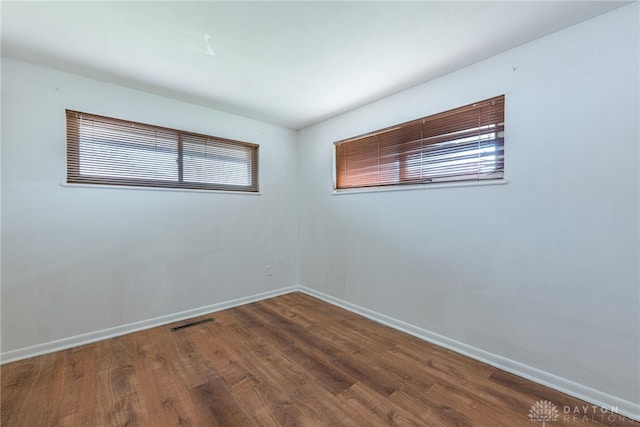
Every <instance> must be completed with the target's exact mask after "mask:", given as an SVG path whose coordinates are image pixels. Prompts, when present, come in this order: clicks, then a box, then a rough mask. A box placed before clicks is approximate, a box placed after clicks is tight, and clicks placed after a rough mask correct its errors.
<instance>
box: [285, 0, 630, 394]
mask: <svg viewBox="0 0 640 427" xmlns="http://www.w3.org/2000/svg"><path fill="white" fill-rule="evenodd" d="M638 40H639V34H638V3H637V2H636V3H635V4H633V5H631V6H626V7H624V8H621V9H618V10H615V11H613V12H611V13H609V14H607V15H604V16H601V17H598V18H596V19H593V20H590V21H587V22H585V23H582V24H580V25H577V26H575V27H572V28H569V29H567V30H564V31H562V32H559V33H556V34H553V35H551V36H548V37H546V38H544V39H541V40H538V41H535V42H532V43H529V44H527V45H524V46H521V47H519V48H516V49H513V50H511V51H508V52H506V53H503V54H501V55H499V56H496V57H494V58H491V59H489V60H486V61H483V62H481V63H478V64H476V65H473V66H470V67H467V68H464V69H462V70H459V71H457V72H454V73H451V74H448V75H445V76H443V77H441V78H438V79H436V80H433V81H430V82H427V83H425V84H423V85H421V86H418V87H415V88H413V89H410V90H407V91H404V92H401V93H399V94H396V95H394V96H391V97H389V98H386V99H384V100H381V101H379V102H376V103H373V104H371V105H368V106H366V107H363V108H360V109H357V110H355V111H352V112H349V113H347V114H343V115H341V116H338V117H335V118H333V119H331V120H328V121H326V122H323V123H321V124H319V125H316V126H313V127H311V128H308V129H305V130H303V131H301V132H300V135H299V144H300V146H299V150H298V170H299V180H300V185H299V206H300V208H299V209H300V218H301V223H300V224H301V233H300V242H301V243H300V245H301V254H302V256H301V277H302V283H303V284H304V285H305V286H307V287H310V288H312V289H315V290H318V291H321V292H324V293H327V294H329V295H332V296H335V297H337V298H341V299H343V300H346V301H348V302H350V303H353V304H357V305H359V306H362V307H366V308H368V309H371V310H374V311H377V312H379V313H382V314H386V315H388V316H392V317H393V318H396V319H399V320H403V321H405V322H409V323H410V324H412V325H415V326H418V327H420V328H423V329H426V330H428V331H431V332H435V333H438V334H441V335H444V336H445V337H448V338H451V339H454V340H457V341H459V342H462V343H464V344H467V345H470V346H473V347H476V348H478V349H481V350H484V351H487V352H490V353H493V354H496V355H500V356H503V357H505V358H508V359H510V360H512V361H515V362H520V363H522V364H524V365H527V366H528V367H532V368H537V369H540V370H542V371H544V372H546V373H549V374H552V375H557V376H559V377H562V378H564V379H566V380H570V381H574V382H577V383H579V384H582V385H584V386H586V387H590V388H593V389H596V390H598V391H600V392H603V393H605V394H609V395H611V396H613V397H615V398H618V399H621V400H626V401H629V402H635V403H640V388H639V387H640V382H639V380H638V379H639V378H640V330H639V328H640V322H639V321H640V315H639V313H640V311H639V299H638V294H639V282H640V280H639V272H638V267H639V257H640V254H639V250H638V242H639V226H638V222H639V203H640V200H639V172H638V171H639V158H638V157H639V134H640V133H639V124H638V120H639V119H638V118H639V117H640V109H639V100H638V98H639V85H638V75H639V69H638V62H639V58H638V52H639V45H638V44H639V43H638ZM500 94H506V178H507V180H508V181H509V183H508V184H507V185H499V186H483V187H464V188H439V189H429V190H416V191H394V192H377V193H363V194H341V195H332V194H331V193H332V153H333V152H332V150H333V145H332V143H333V142H334V141H337V140H340V139H343V138H347V137H350V136H354V135H358V134H361V133H364V132H368V131H372V130H375V129H379V128H382V127H385V126H389V125H392V124H395V123H399V122H404V121H407V120H411V119H415V118H418V117H422V116H425V115H429V114H432V113H437V112H440V111H444V110H447V109H450V108H453V107H458V106H460V105H465V104H468V103H471V102H474V101H478V100H481V99H485V98H488V97H491V96H495V95H500ZM605 403H606V402H605Z"/></svg>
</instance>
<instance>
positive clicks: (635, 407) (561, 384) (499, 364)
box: [298, 286, 640, 421]
mask: <svg viewBox="0 0 640 427" xmlns="http://www.w3.org/2000/svg"><path fill="white" fill-rule="evenodd" d="M298 290H299V291H300V292H303V293H306V294H308V295H311V296H313V297H316V298H318V299H321V300H323V301H326V302H328V303H330V304H333V305H336V306H338V307H342V308H344V309H346V310H349V311H351V312H353V313H356V314H360V315H362V316H364V317H366V318H368V319H371V320H374V321H376V322H378V323H382V324H383V325H386V326H389V327H391V328H393V329H397V330H400V331H402V332H406V333H408V334H410V335H413V336H414V337H417V338H420V339H422V340H424V341H428V342H430V343H433V344H436V345H438V346H440V347H444V348H447V349H449V350H453V351H455V352H456V353H460V354H463V355H465V356H468V357H470V358H472V359H475V360H478V361H480V362H484V363H486V364H488V365H491V366H494V367H496V368H499V369H502V370H504V371H507V372H510V373H512V374H514V375H517V376H519V377H522V378H526V379H528V380H531V381H533V382H535V383H538V384H542V385H544V386H547V387H549V388H552V389H554V390H557V391H560V392H562V393H565V394H568V395H569V396H573V397H576V398H578V399H581V400H584V401H586V402H589V403H591V404H593V405H596V406H598V407H600V408H605V409H606V410H607V411H610V412H615V413H618V414H620V415H624V416H625V417H628V418H631V419H633V420H636V421H640V404H638V403H634V402H630V401H628V400H624V399H621V398H619V397H616V396H612V395H610V394H607V393H603V392H601V391H598V390H595V389H593V388H590V387H587V386H584V385H582V384H578V383H576V382H573V381H571V380H568V379H565V378H562V377H559V376H557V375H553V374H550V373H548V372H544V371H541V370H539V369H536V368H534V367H531V366H528V365H525V364H523V363H520V362H516V361H515V360H511V359H507V358H505V357H502V356H499V355H497V354H493V353H489V352H487V351H484V350H481V349H479V348H476V347H473V346H470V345H467V344H464V343H461V342H459V341H456V340H452V339H450V338H447V337H445V336H443V335H440V334H436V333H434V332H431V331H428V330H426V329H422V328H419V327H417V326H414V325H412V324H410V323H406V322H403V321H402V320H398V319H395V318H393V317H390V316H387V315H384V314H380V313H377V312H375V311H373V310H369V309H367V308H364V307H360V306H358V305H356V304H352V303H350V302H347V301H344V300H341V299H339V298H336V297H333V296H331V295H327V294H325V293H322V292H318V291H316V290H313V289H309V288H305V287H303V286H301V287H299V288H298ZM532 403H534V402H532Z"/></svg>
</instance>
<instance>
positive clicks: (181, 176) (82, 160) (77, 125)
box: [66, 110, 258, 192]
mask: <svg viewBox="0 0 640 427" xmlns="http://www.w3.org/2000/svg"><path fill="white" fill-rule="evenodd" d="M66 113H67V182H69V183H78V184H102V185H124V186H137V187H166V188H191V189H201V190H225V191H245V192H257V191H258V145H256V144H250V143H246V142H241V141H234V140H230V139H224V138H218V137H215V136H208V135H201V134H197V133H192V132H185V131H180V130H176V129H169V128H164V127H159V126H152V125H147V124H143V123H136V122H131V121H126V120H120V119H113V118H110V117H103V116H98V115H95V114H87V113H81V112H79V111H72V110H66Z"/></svg>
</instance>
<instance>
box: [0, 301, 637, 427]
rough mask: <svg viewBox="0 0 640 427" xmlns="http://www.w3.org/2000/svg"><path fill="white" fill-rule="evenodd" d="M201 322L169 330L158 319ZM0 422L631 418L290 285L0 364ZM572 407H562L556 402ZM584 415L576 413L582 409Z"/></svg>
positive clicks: (506, 422) (419, 422) (579, 421)
mask: <svg viewBox="0 0 640 427" xmlns="http://www.w3.org/2000/svg"><path fill="white" fill-rule="evenodd" d="M205 318H213V319H214V321H212V322H208V323H202V324H199V325H196V326H192V327H188V328H184V329H178V330H176V331H175V332H172V331H171V327H174V326H180V325H184V324H188V323H191V322H194V321H198V320H203V319H205ZM0 374H1V375H2V379H1V383H2V389H1V392H2V394H1V395H0V398H1V403H2V405H1V423H2V426H6V427H9V426H20V427H23V426H29V427H32V426H34V427H35V426H154V427H155V426H174V425H175V426H178V425H179V426H223V427H233V426H385V425H394V426H395V425H398V426H491V427H493V426H508V427H513V426H529V427H532V426H536V425H542V419H541V418H540V419H539V422H535V423H532V420H530V419H529V414H530V412H529V411H530V409H531V406H532V405H533V404H534V403H536V402H537V401H540V400H548V401H550V402H552V403H553V404H554V405H556V407H557V409H558V411H559V418H558V420H557V421H548V418H547V422H546V425H547V426H548V427H555V426H574V425H584V426H592V427H597V426H604V425H613V426H629V427H631V426H633V427H640V423H636V422H633V421H631V420H629V419H626V418H624V417H622V416H619V415H617V414H611V413H608V414H602V413H601V411H600V410H599V409H598V410H594V408H593V407H591V405H588V404H587V403H585V402H582V401H579V400H576V399H574V398H571V397H569V396H567V395H564V394H562V393H559V392H557V391H554V390H551V389H549V388H546V387H543V386H541V385H538V384H535V383H532V382H530V381H527V380H524V379H522V378H519V377H516V376H514V375H511V374H508V373H506V372H503V371H500V370H498V369H495V368H493V367H491V366H488V365H485V364H483V363H480V362H477V361H475V360H473V359H469V358H467V357H465V356H461V355H459V354H457V353H454V352H452V351H449V350H446V349H443V348H440V347H437V346H434V345H431V344H429V343H426V342H424V341H421V340H419V339H417V338H414V337H411V336H409V335H406V334H403V333H401V332H398V331H395V330H392V329H390V328H387V327H385V326H382V325H379V324H376V323H374V322H372V321H370V320H367V319H365V318H363V317H360V316H358V315H356V314H353V313H350V312H348V311H345V310H342V309H340V308H338V307H335V306H332V305H330V304H327V303H325V302H322V301H320V300H317V299H315V298H312V297H310V296H308V295H305V294H300V293H294V294H288V295H283V296H279V297H276V298H272V299H269V300H265V301H261V302H257V303H253V304H248V305H245V306H242V307H237V308H233V309H229V310H225V311H221V312H217V313H213V314H211V315H207V316H201V317H198V318H194V319H190V320H189V321H184V322H179V323H177V324H173V325H165V326H161V327H157V328H154V329H149V330H146V331H142V332H137V333H133V334H130V335H126V336H122V337H118V338H113V339H109V340H105V341H101V342H97V343H94V344H89V345H85V346H82V347H77V348H73V349H69V350H65V351H61V352H58V353H53V354H48V355H44V356H39V357H34V358H31V359H27V360H22V361H18V362H13V363H9V364H6V365H4V366H2V368H1V369H0ZM584 406H588V408H586V411H585V408H582V409H580V410H579V412H578V413H577V414H574V413H572V414H565V413H564V408H565V407H569V408H571V411H573V410H574V408H576V407H577V408H581V407H584ZM585 417H586V418H585Z"/></svg>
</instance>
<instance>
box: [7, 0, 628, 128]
mask: <svg viewBox="0 0 640 427" xmlns="http://www.w3.org/2000/svg"><path fill="white" fill-rule="evenodd" d="M628 3H629V2H618V1H552V2H547V1H518V2H516V1H497V2H485V1H470V2H458V1H412V2H399V1H395V2H377V1H376V2H373V1H371V2H370V1H356V2H341V1H333V2H328V1H303V2H272V1H259V2H245V1H235V2H219V1H200V2H184V1H180V2H177V1H175V2H171V1H139V2H118V1H112V2H73V1H71V2H52V1H49V2H30V1H19V2H10V1H3V2H2V4H1V8H2V9H1V13H2V55H3V56H6V57H11V58H15V59H19V60H23V61H27V62H32V63H36V64H41V65H45V66H48V67H52V68H56V69H60V70H64V71H69V72H72V73H76V74H80V75H84V76H87V77H91V78H94V79H99V80H103V81H107V82H111V83H115V84H119V85H122V86H126V87H131V88H135V89H140V90H144V91H147V92H151V93H155V94H159V95H162V96H167V97H171V98H174V99H179V100H182V101H187V102H191V103H196V104H200V105H204V106H208V107H212V108H215V109H219V110H223V111H228V112H231V113H236V114H240V115H243V116H246V117H251V118H254V119H258V120H262V121H265V122H269V123H273V124H277V125H281V126H285V127H288V128H291V129H302V128H304V127H307V126H309V125H312V124H314V123H317V122H320V121H322V120H324V119H327V118H329V117H332V116H335V115H337V114H340V113H343V112H345V111H348V110H351V109H353V108H356V107H359V106H361V105H364V104H367V103H369V102H372V101H374V100H377V99H380V98H383V97H385V96H387V95H390V94H393V93H395V92H398V91H400V90H402V89H406V88H409V87H412V86H415V85H417V84H419V83H422V82H424V81H427V80H429V79H432V78H435V77H437V76H440V75H442V74H445V73H448V72H451V71H453V70H456V69H459V68H461V67H464V66H466V65H469V64H472V63H474V62H477V61H479V60H482V59H484V58H487V57H490V56H493V55H495V54H497V53H499V52H502V51H505V50H508V49H510V48H513V47H515V46H518V45H521V44H523V43H526V42H528V41H531V40H535V39H537V38H540V37H542V36H544V35H547V34H550V33H552V32H555V31H558V30H560V29H562V28H566V27H568V26H571V25H574V24H576V23H578V22H581V21H584V20H586V19H589V18H591V17H594V16H597V15H600V14H602V13H605V12H607V11H609V10H612V9H615V8H617V7H620V6H622V5H624V4H628Z"/></svg>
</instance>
